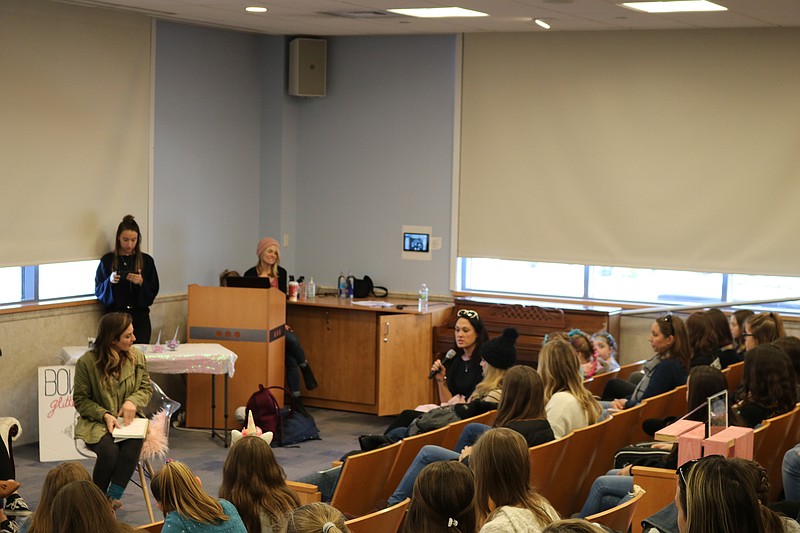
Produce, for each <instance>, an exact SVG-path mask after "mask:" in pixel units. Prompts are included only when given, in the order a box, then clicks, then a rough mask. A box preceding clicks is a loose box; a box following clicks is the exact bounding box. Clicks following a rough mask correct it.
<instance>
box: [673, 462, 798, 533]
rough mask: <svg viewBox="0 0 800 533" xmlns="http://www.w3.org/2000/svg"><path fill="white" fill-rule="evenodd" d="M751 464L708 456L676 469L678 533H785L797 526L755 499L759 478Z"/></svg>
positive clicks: (795, 529) (753, 464)
mask: <svg viewBox="0 0 800 533" xmlns="http://www.w3.org/2000/svg"><path fill="white" fill-rule="evenodd" d="M753 468H757V465H755V463H752V462H751V461H741V460H732V459H726V458H725V457H723V456H721V455H710V456H707V457H703V458H702V459H696V460H694V461H689V462H687V463H686V464H684V465H683V466H681V467H680V468H678V472H677V474H678V475H677V477H678V486H677V490H676V491H675V506H676V507H677V510H678V531H680V533H751V532H758V533H784V532H789V531H800V525H798V524H797V523H796V522H794V523H792V521H791V520H785V521H784V520H782V519H781V517H780V516H779V515H777V514H776V513H774V512H773V511H771V510H770V509H768V508H767V507H766V506H765V505H763V503H764V502H760V501H759V498H758V488H757V487H756V486H754V484H758V485H760V484H761V476H760V475H758V474H756V475H754V472H752V471H751V470H752V469H753Z"/></svg>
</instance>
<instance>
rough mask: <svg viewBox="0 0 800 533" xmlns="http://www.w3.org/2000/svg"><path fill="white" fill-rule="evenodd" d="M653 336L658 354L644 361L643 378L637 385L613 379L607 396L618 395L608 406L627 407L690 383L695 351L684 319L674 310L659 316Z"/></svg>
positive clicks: (653, 329)
mask: <svg viewBox="0 0 800 533" xmlns="http://www.w3.org/2000/svg"><path fill="white" fill-rule="evenodd" d="M649 340H650V346H651V347H652V348H653V351H654V352H655V355H653V356H652V357H651V358H650V359H648V360H647V362H646V363H645V364H644V370H643V372H644V375H643V377H642V379H641V380H640V381H639V383H638V384H637V385H635V386H634V385H633V384H631V383H628V382H626V381H624V380H621V379H616V378H614V379H612V380H610V381H609V382H608V384H607V385H606V388H605V390H604V391H603V398H604V399H608V398H610V397H614V398H615V399H613V401H610V402H608V403H606V404H604V405H606V406H607V407H609V408H613V409H618V410H619V409H627V408H630V407H633V406H635V405H638V404H639V403H640V402H641V401H642V400H645V399H647V398H650V397H651V396H657V395H659V394H663V393H665V392H669V391H671V390H672V389H674V388H675V387H680V386H681V385H683V384H684V383H686V376H687V375H688V372H689V360H690V357H691V351H690V348H689V339H688V337H687V335H686V326H685V325H684V324H683V320H681V319H680V318H678V317H677V316H675V315H673V314H667V315H664V316H661V317H659V318H658V319H656V321H655V322H653V324H652V325H651V326H650V339H649Z"/></svg>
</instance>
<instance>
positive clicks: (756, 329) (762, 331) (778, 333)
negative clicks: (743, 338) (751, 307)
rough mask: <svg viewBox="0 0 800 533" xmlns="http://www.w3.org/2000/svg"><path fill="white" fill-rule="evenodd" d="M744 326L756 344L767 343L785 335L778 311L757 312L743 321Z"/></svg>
mask: <svg viewBox="0 0 800 533" xmlns="http://www.w3.org/2000/svg"><path fill="white" fill-rule="evenodd" d="M743 327H745V328H747V329H749V330H750V334H751V335H752V336H753V340H754V341H756V345H759V344H769V343H770V342H772V341H774V340H776V339H779V338H780V337H785V336H786V331H785V330H784V329H783V320H782V319H781V316H780V315H779V314H778V313H773V312H769V313H759V314H757V315H753V316H751V317H748V318H747V320H745V322H744V326H743Z"/></svg>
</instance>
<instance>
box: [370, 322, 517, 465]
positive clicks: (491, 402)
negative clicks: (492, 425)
mask: <svg viewBox="0 0 800 533" xmlns="http://www.w3.org/2000/svg"><path fill="white" fill-rule="evenodd" d="M518 336H519V334H518V333H517V330H516V329H514V328H506V329H505V330H504V331H503V334H502V335H501V336H499V337H495V338H494V339H491V340H489V341H486V342H485V343H484V344H483V346H481V350H480V354H478V355H479V356H480V357H481V369H482V370H483V380H482V381H481V382H480V383H478V386H477V387H475V391H474V392H473V393H472V396H470V397H469V400H468V401H466V402H465V403H457V404H453V405H448V406H445V407H439V408H437V409H434V410H433V411H429V412H428V413H420V412H418V411H403V412H402V413H400V415H399V416H398V417H397V418H396V419H395V421H394V422H393V423H392V424H391V425H390V426H389V427H388V428H387V429H386V431H385V432H384V434H383V435H363V436H362V437H360V438H359V444H360V445H361V449H362V450H365V451H366V450H371V449H375V448H377V447H380V446H383V445H386V444H391V443H394V442H397V441H398V440H400V439H403V438H405V437H408V436H409V435H416V434H418V433H423V432H424V431H431V430H433V429H438V427H444V426H446V425H447V424H448V423H450V422H454V421H457V420H463V419H465V418H471V417H473V416H477V415H479V414H482V413H485V412H487V411H491V410H492V409H496V408H497V404H498V403H499V402H500V398H501V397H502V382H503V376H505V373H506V370H508V369H509V368H511V367H512V366H513V365H514V363H516V361H517V348H516V346H515V344H516V342H517V337H518ZM443 410H444V411H443ZM423 415H425V419H423V420H438V422H436V424H438V427H432V426H426V427H424V428H423V427H422V425H421V424H417V419H419V418H420V417H421V416H423Z"/></svg>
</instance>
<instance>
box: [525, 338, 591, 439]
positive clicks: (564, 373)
mask: <svg viewBox="0 0 800 533" xmlns="http://www.w3.org/2000/svg"><path fill="white" fill-rule="evenodd" d="M539 374H541V376H542V381H543V382H544V399H545V402H547V404H546V406H545V411H546V412H547V421H548V422H550V427H551V428H553V435H555V437H556V438H557V439H560V438H561V437H563V436H565V435H567V434H569V433H570V432H571V431H574V430H576V429H580V428H582V427H586V426H588V425H590V424H594V423H595V422H597V421H598V419H599V418H600V415H601V413H602V411H603V409H602V408H601V407H600V404H599V403H597V400H595V399H594V396H592V394H591V393H590V392H589V391H588V390H586V387H584V386H583V380H582V379H581V372H580V361H579V360H578V354H577V352H576V351H575V348H573V347H572V345H571V344H570V343H568V342H565V341H563V340H561V339H558V338H557V339H554V340H551V341H550V342H548V343H546V344H545V345H544V346H543V347H542V350H541V351H540V352H539Z"/></svg>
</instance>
